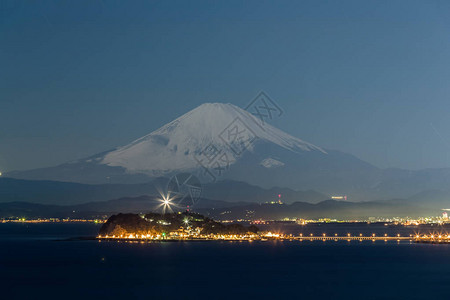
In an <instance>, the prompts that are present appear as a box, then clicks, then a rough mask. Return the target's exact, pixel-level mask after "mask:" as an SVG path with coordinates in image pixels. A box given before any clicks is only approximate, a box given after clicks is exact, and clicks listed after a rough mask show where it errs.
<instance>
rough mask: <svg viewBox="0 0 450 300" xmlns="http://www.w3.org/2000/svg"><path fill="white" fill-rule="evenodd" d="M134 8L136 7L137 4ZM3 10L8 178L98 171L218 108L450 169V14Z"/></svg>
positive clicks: (51, 4) (80, 7)
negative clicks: (143, 142) (205, 109)
mask: <svg viewBox="0 0 450 300" xmlns="http://www.w3.org/2000/svg"><path fill="white" fill-rule="evenodd" d="M131 2H132V3H131ZM131 2H130V1H29V2H26V1H21V2H18V1H5V0H3V1H1V4H0V10H1V12H0V13H1V15H0V17H1V22H0V45H1V46H0V66H1V71H0V170H1V171H10V170H15V169H30V168H35V167H43V166H50V165H56V164H59V163H63V162H66V161H69V160H73V159H77V158H82V157H86V156H89V155H92V154H95V153H98V152H102V151H104V150H108V149H111V148H113V147H115V146H119V145H123V144H126V143H128V142H130V141H132V140H134V139H135V138H138V137H140V136H142V135H145V134H147V133H149V132H151V131H153V130H155V129H157V128H158V127H160V126H162V125H163V124H165V123H167V122H169V121H171V120H172V119H174V118H176V117H178V116H179V115H181V114H183V113H185V112H187V111H188V110H190V109H193V108H195V107H196V106H198V105H200V104H202V103H204V102H230V103H233V104H235V105H238V106H242V107H244V106H245V105H246V104H247V103H248V102H249V101H251V100H252V98H253V97H254V96H255V95H256V94H257V93H258V91H260V90H264V91H266V92H267V93H268V94H269V95H270V96H271V97H272V98H273V99H274V100H275V101H276V102H277V103H278V104H279V105H280V106H281V107H282V108H283V110H284V111H285V113H284V115H283V116H282V117H280V118H279V119H277V120H275V121H274V122H273V125H275V126H277V127H279V128H281V129H282V130H284V131H286V132H288V133H290V134H293V135H295V136H297V137H300V138H302V139H304V140H306V141H309V142H312V143H314V144H317V145H319V146H322V147H325V148H330V149H337V150H341V151H344V152H349V153H352V154H354V155H356V156H358V157H360V158H361V159H364V160H367V161H368V162H370V163H373V164H375V165H377V166H380V167H401V168H410V169H418V168H428V167H450V155H449V153H450V131H449V129H450V118H449V112H450V85H449V82H450V68H449V66H450V21H449V18H448V16H449V15H450V4H448V3H446V2H445V1H372V2H370V1H222V2H218V1H195V2H189V1H145V2H144V1H143V2H139V1H131Z"/></svg>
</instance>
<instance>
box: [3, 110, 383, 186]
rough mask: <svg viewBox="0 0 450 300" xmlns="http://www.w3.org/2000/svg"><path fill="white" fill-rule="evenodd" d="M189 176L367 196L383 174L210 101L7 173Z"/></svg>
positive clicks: (102, 178) (86, 178) (110, 179)
mask: <svg viewBox="0 0 450 300" xmlns="http://www.w3.org/2000/svg"><path fill="white" fill-rule="evenodd" d="M181 172H189V173H193V174H195V175H196V176H198V177H199V179H200V180H201V181H202V182H203V183H207V182H214V181H218V180H235V181H242V182H247V183H249V184H254V185H259V186H262V187H266V188H270V187H275V186H279V187H287V188H292V189H295V190H307V189H315V190H318V191H320V192H324V193H328V194H329V195H334V194H346V195H361V194H363V192H366V191H367V190H368V189H372V188H373V187H374V185H376V183H377V181H379V178H380V175H381V173H382V171H381V170H380V169H378V168H377V167H375V166H373V165H371V164H369V163H367V162H364V161H362V160H360V159H358V158H356V157H354V156H352V155H350V154H345V153H342V152H339V151H333V150H327V149H323V148H321V147H319V146H315V145H313V144H311V143H308V142H306V141H303V140H301V139H299V138H296V137H294V136H292V135H289V134H287V133H285V132H283V131H281V130H279V129H277V128H275V127H273V126H271V125H269V124H267V123H266V122H264V121H263V120H261V119H259V118H257V117H256V116H254V115H253V114H251V113H249V112H247V111H246V110H243V109H241V108H239V107H237V106H235V105H232V104H223V103H205V104H202V105H200V106H199V107H197V108H195V109H193V110H191V111H189V112H187V113H186V114H184V115H182V116H181V117H179V118H177V119H175V120H174V121H172V122H170V123H168V124H166V125H164V126H163V127H161V128H159V129H157V130H156V131H153V132H152V133H150V134H148V135H146V136H144V137H141V138H139V139H137V140H135V141H133V142H131V143H130V144H128V145H125V146H122V147H118V148H116V149H113V150H110V151H106V152H103V153H100V154H97V155H94V156H91V157H88V158H86V159H80V160H76V161H72V162H68V163H65V164H62V165H59V166H56V167H49V168H41V169H34V170H29V171H16V172H10V173H8V174H6V175H7V176H8V177H12V178H18V179H39V180H57V181H68V182H78V183H90V184H99V183H143V182H148V181H149V180H151V179H153V178H156V177H171V176H173V175H175V174H177V173H181Z"/></svg>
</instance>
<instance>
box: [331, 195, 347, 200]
mask: <svg viewBox="0 0 450 300" xmlns="http://www.w3.org/2000/svg"><path fill="white" fill-rule="evenodd" d="M331 199H333V200H344V201H347V195H344V196H331Z"/></svg>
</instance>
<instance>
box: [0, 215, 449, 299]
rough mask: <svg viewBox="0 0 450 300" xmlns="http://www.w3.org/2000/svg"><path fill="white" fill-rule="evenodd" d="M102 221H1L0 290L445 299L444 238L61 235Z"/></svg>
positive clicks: (34, 294) (29, 295) (93, 228)
mask: <svg viewBox="0 0 450 300" xmlns="http://www.w3.org/2000/svg"><path fill="white" fill-rule="evenodd" d="M317 227H318V228H317ZM98 228H99V226H98V225H92V224H0V286H1V292H0V297H1V299H41V298H46V299H108V298H109V299H288V298H290V299H433V298H437V297H439V299H450V246H449V245H429V244H415V243H410V242H383V241H380V242H371V241H365V242H357V241H355V242H334V241H327V242H322V241H320V242H319V241H315V242H310V241H308V242H306V241H304V242H299V241H284V242H280V241H278V242H251V243H249V242H165V243H145V244H141V243H134V244H133V243H119V242H98V241H89V240H88V241H82V240H74V241H61V239H65V238H70V237H77V236H94V235H95V234H96V233H97V231H98ZM279 230H281V229H280V228H279ZM284 230H290V231H295V230H297V231H304V232H305V233H306V231H308V232H309V231H311V232H312V231H314V230H317V233H318V232H323V231H326V232H327V233H329V234H330V235H331V234H332V233H334V232H339V231H342V232H346V231H349V230H352V233H353V234H357V233H358V232H359V231H361V232H363V231H364V230H366V231H367V232H372V231H375V230H379V231H380V232H386V231H389V233H390V234H395V233H397V232H398V230H400V229H398V228H394V229H392V228H383V227H377V228H376V227H373V228H371V227H368V228H353V227H352V228H345V227H333V226H328V227H327V226H322V227H320V226H316V227H314V226H312V227H306V228H305V227H303V228H302V227H291V228H288V229H284ZM366 231H364V232H366Z"/></svg>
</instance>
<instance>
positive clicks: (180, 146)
mask: <svg viewBox="0 0 450 300" xmlns="http://www.w3.org/2000/svg"><path fill="white" fill-rule="evenodd" d="M255 141H264V142H268V143H271V144H275V145H278V146H280V147H282V148H285V149H287V150H290V151H292V152H297V153H299V152H302V151H320V152H322V153H326V152H325V151H324V150H322V149H321V148H319V147H317V146H315V145H312V144H310V143H307V142H305V141H302V140H300V139H298V138H296V137H293V136H291V135H289V134H287V133H284V132H283V131H281V130H279V129H277V128H275V127H273V126H271V125H269V124H264V125H262V124H261V122H260V120H259V119H257V118H256V117H255V116H253V115H252V114H250V113H249V112H247V111H245V110H243V109H241V108H239V107H237V106H235V105H232V104H222V103H206V104H202V105H200V106H199V107H197V108H195V109H193V110H191V111H189V112H188V113H186V114H184V115H182V116H181V117H179V118H178V119H176V120H174V121H172V122H170V123H168V124H167V125H165V126H163V127H161V128H159V129H158V130H156V131H154V132H152V133H150V134H148V135H146V136H144V137H142V138H140V139H138V140H136V141H134V142H132V143H131V144H129V145H126V146H124V147H120V148H117V149H115V150H113V151H111V152H109V153H107V154H106V155H105V156H104V157H103V158H100V159H99V161H98V162H99V163H100V164H105V165H108V166H112V167H123V168H125V169H126V170H127V171H128V172H131V173H134V172H139V173H148V174H158V173H167V172H170V171H173V170H187V169H193V168H197V167H198V162H197V161H196V160H195V159H194V157H196V156H199V155H202V154H205V153H206V152H207V151H211V148H212V149H214V151H216V150H217V151H220V153H221V155H222V154H224V153H225V154H226V155H227V157H228V162H227V164H233V163H234V162H236V160H237V159H238V158H239V156H240V155H241V154H242V152H244V151H252V150H253V146H254V142H255Z"/></svg>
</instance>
